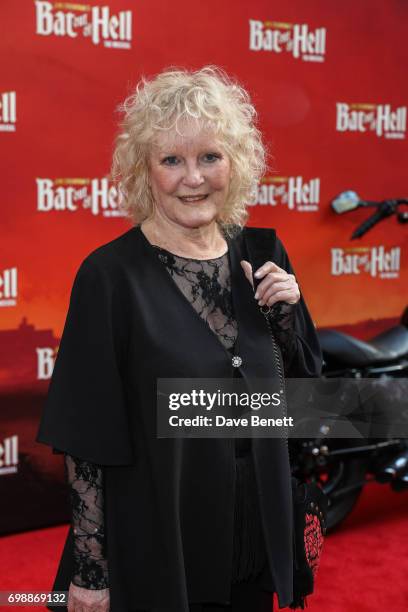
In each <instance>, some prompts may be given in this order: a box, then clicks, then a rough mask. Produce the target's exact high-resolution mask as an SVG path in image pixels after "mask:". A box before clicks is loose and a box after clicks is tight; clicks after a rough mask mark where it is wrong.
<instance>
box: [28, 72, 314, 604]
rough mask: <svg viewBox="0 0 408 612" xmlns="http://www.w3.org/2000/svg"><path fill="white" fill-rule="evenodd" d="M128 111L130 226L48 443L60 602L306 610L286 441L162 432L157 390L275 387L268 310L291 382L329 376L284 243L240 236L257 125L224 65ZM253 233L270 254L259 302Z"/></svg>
mask: <svg viewBox="0 0 408 612" xmlns="http://www.w3.org/2000/svg"><path fill="white" fill-rule="evenodd" d="M122 110H123V111H124V113H125V116H124V121H123V124H122V130H121V132H120V133H119V135H118V137H117V141H116V149H115V152H114V161H113V173H112V174H113V177H114V178H115V180H117V181H118V185H119V189H120V192H121V195H122V202H121V206H122V209H123V210H124V211H125V212H126V214H127V215H128V216H129V217H130V219H131V221H132V225H133V227H132V228H131V229H130V230H129V231H127V232H125V233H124V234H122V235H121V236H119V237H118V238H116V239H115V240H112V241H111V242H109V243H107V244H105V245H103V246H101V247H99V248H98V249H96V250H94V251H93V252H92V253H90V254H89V255H88V256H87V257H86V258H85V259H84V261H83V262H82V264H81V266H80V267H79V270H78V272H77V275H76V277H75V281H74V285H73V288H72V293H71V299H70V306H69V311H68V314H67V320H66V323H65V326H64V331H63V335H62V338H61V342H60V347H59V351H58V357H57V359H56V363H55V367H54V372H53V376H52V379H51V383H50V387H49V392H48V396H47V402H46V405H45V407H44V412H43V415H42V421H41V425H40V429H39V433H38V436H37V441H39V442H43V443H45V444H49V445H51V446H52V447H53V449H54V451H55V452H60V453H64V455H65V461H66V467H67V478H68V482H69V484H70V487H71V489H70V490H71V502H72V525H71V529H70V531H69V534H68V537H67V541H66V544H65V548H64V551H63V555H62V558H61V562H60V565H59V569H58V573H57V576H56V579H55V582H54V586H53V590H68V589H69V602H68V610H69V612H77V611H78V610H80V611H81V612H89V611H91V610H92V611H94V610H98V611H100V612H105V611H107V610H111V611H112V612H129V611H135V612H136V611H139V610H142V611H149V612H170V611H174V612H189V611H190V612H207V610H208V611H210V610H212V611H213V612H215V611H223V610H233V611H238V610H241V611H248V612H249V611H251V612H256V611H261V610H262V611H263V612H270V610H271V609H272V596H273V592H276V593H277V596H278V599H279V606H280V607H284V606H288V605H290V603H291V601H292V597H293V591H292V588H293V584H292V583H293V575H292V563H293V559H292V514H291V513H292V499H291V483H290V478H291V473H290V463H289V456H288V450H287V447H286V446H285V444H284V443H283V440H281V439H272V438H270V439H268V438H261V439H256V438H253V439H233V438H223V439H220V438H218V439H212V438H195V439H191V438H181V439H180V438H179V439H173V438H158V436H157V427H156V426H157V423H156V384H157V380H158V379H160V378H227V379H228V378H231V377H240V378H244V380H246V381H249V380H250V379H251V378H257V377H259V378H269V377H272V376H274V375H276V371H275V366H274V360H273V356H272V344H271V338H270V335H269V332H268V328H267V325H266V323H265V320H264V317H263V315H262V314H261V312H260V310H259V305H261V306H262V305H266V306H268V307H273V308H272V310H271V314H270V320H271V324H272V328H273V330H274V332H275V336H276V339H277V340H278V342H279V345H280V349H281V355H282V357H283V363H284V367H285V374H286V376H298V377H300V376H317V375H319V373H320V368H321V353H320V348H319V345H318V342H317V338H316V334H315V330H314V326H313V323H312V321H311V318H310V315H309V313H308V311H307V307H306V304H305V302H304V300H303V297H302V296H301V295H300V291H299V287H298V284H297V282H296V279H295V276H294V274H293V270H292V268H291V265H290V262H289V259H288V257H287V255H286V252H285V249H284V247H283V245H282V243H281V242H280V240H279V239H278V238H277V236H276V235H275V232H274V230H260V229H259V230H255V229H254V228H250V229H248V228H243V224H244V222H245V220H246V218H247V212H246V204H247V202H248V201H249V199H250V197H251V193H253V187H254V185H255V184H256V182H257V181H258V180H259V179H260V177H261V176H262V173H263V172H264V168H265V151H264V147H263V145H262V141H261V135H260V132H259V131H258V129H257V128H256V126H255V117H256V112H255V109H254V108H253V106H252V104H251V101H250V98H249V96H248V94H247V92H246V91H245V90H244V89H243V88H242V87H240V86H239V85H238V84H237V83H235V82H233V81H232V80H231V79H230V78H229V77H228V76H227V75H226V74H225V73H224V72H223V71H221V70H220V69H218V68H216V67H211V66H209V67H205V68H203V69H201V70H198V71H195V72H189V71H185V70H175V69H174V70H173V69H171V70H168V71H165V72H163V73H161V74H159V75H158V76H157V77H155V78H154V79H152V80H150V81H147V80H145V79H143V80H142V81H141V82H140V83H139V85H138V87H137V88H136V91H135V92H134V94H133V95H132V96H130V97H129V98H128V99H127V100H126V101H125V103H124V105H123V107H122ZM249 234H251V235H252V237H254V236H255V237H257V238H258V239H259V240H260V241H261V242H263V245H264V251H265V254H266V258H265V261H264V262H263V265H262V266H261V267H260V268H259V269H258V270H256V271H254V272H255V276H256V277H257V278H258V280H260V283H259V285H258V287H257V290H256V293H255V299H254V291H253V277H252V272H253V271H252V268H251V264H250V262H249V261H248V260H247V259H248V257H247V252H246V250H245V238H246V236H248V235H249ZM268 255H269V257H268ZM197 315H198V316H197ZM49 608H50V609H54V608H53V607H52V606H49ZM56 609H61V608H56Z"/></svg>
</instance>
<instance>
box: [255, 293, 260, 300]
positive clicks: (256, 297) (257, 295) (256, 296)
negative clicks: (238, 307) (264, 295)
mask: <svg viewBox="0 0 408 612" xmlns="http://www.w3.org/2000/svg"><path fill="white" fill-rule="evenodd" d="M258 298H259V293H258V292H256V293H255V299H256V300H257V299H258Z"/></svg>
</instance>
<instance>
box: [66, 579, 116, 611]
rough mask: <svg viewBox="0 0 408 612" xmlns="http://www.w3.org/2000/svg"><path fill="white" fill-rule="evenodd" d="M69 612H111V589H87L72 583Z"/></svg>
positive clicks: (69, 593)
mask: <svg viewBox="0 0 408 612" xmlns="http://www.w3.org/2000/svg"><path fill="white" fill-rule="evenodd" d="M68 612H109V589H85V588H83V587H80V586H77V585H76V584H74V583H73V582H71V584H70V585H69V591H68Z"/></svg>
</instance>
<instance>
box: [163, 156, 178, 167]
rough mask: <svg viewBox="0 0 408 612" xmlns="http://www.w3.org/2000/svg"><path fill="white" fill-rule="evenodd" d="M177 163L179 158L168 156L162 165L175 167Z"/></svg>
mask: <svg viewBox="0 0 408 612" xmlns="http://www.w3.org/2000/svg"><path fill="white" fill-rule="evenodd" d="M176 163H177V157H176V156H175V155H168V156H167V157H165V158H164V159H163V160H162V164H165V165H166V166H175V165H176Z"/></svg>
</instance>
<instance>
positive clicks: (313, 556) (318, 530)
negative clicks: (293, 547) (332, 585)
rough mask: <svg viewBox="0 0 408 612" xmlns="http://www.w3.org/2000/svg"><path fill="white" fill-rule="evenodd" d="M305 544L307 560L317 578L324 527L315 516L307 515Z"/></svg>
mask: <svg viewBox="0 0 408 612" xmlns="http://www.w3.org/2000/svg"><path fill="white" fill-rule="evenodd" d="M304 543H305V553H306V560H307V563H308V565H309V567H310V569H311V570H312V572H313V576H315V574H316V572H317V569H318V567H319V562H320V555H321V553H322V548H323V534H322V526H321V523H320V520H319V518H318V516H316V515H315V514H310V513H306V520H305V531H304Z"/></svg>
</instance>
